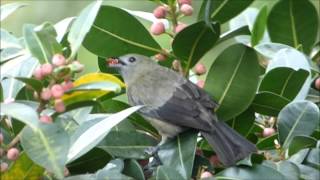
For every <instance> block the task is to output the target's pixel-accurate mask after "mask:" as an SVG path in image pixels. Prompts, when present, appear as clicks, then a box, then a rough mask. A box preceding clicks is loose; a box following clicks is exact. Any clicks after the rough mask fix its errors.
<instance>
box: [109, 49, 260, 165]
mask: <svg viewBox="0 0 320 180" xmlns="http://www.w3.org/2000/svg"><path fill="white" fill-rule="evenodd" d="M108 64H109V66H110V67H113V68H116V69H118V71H119V73H120V75H121V76H122V77H123V79H124V82H125V84H126V86H127V96H128V101H129V104H130V105H132V106H134V105H145V107H144V108H142V109H141V110H140V111H139V113H140V114H141V115H142V116H143V117H144V118H145V119H146V120H148V121H149V122H150V123H151V125H153V126H154V127H155V128H156V129H157V130H158V132H159V134H160V135H161V136H162V141H161V142H160V144H162V143H164V142H165V141H166V140H167V139H168V138H173V137H175V136H177V135H178V134H179V133H181V132H183V131H185V130H187V129H196V130H198V131H200V133H201V134H202V135H203V136H204V137H205V138H206V140H207V141H208V143H209V144H210V145H211V146H212V148H213V150H214V151H215V152H216V154H217V156H218V158H219V160H220V161H221V162H222V163H223V164H224V165H225V166H231V165H234V164H235V163H236V162H237V161H238V160H240V159H243V158H245V157H246V156H248V155H249V154H250V153H252V152H256V150H257V149H256V147H255V145H254V144H252V143H251V142H249V141H248V140H246V139H245V138H244V137H242V136H241V135H240V134H238V133H237V132H236V131H235V130H233V129H232V128H230V127H229V126H228V125H227V124H226V123H224V122H223V121H219V120H218V118H217V116H216V114H215V113H214V111H213V110H214V109H215V108H217V106H218V104H217V103H216V102H215V101H214V100H213V99H212V98H211V97H210V96H209V94H207V93H206V92H205V91H204V90H203V89H201V88H199V87H198V86H196V85H195V84H193V83H192V82H190V81H189V80H188V79H186V78H185V77H183V76H182V75H180V74H179V73H177V72H175V71H173V70H171V69H169V68H166V67H163V66H160V65H158V64H157V63H156V62H155V61H153V60H151V59H150V58H149V57H146V56H143V55H139V54H127V55H124V56H121V57H118V58H111V59H109V60H108Z"/></svg>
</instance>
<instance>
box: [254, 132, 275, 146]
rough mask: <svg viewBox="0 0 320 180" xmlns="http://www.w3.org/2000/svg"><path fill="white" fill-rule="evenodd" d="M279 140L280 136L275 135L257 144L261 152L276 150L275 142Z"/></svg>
mask: <svg viewBox="0 0 320 180" xmlns="http://www.w3.org/2000/svg"><path fill="white" fill-rule="evenodd" d="M277 139H278V134H273V135H272V136H269V137H265V138H263V139H260V140H259V141H258V143H257V144H256V146H257V148H258V149H259V150H270V149H275V148H276V147H275V144H274V141H275V140H277Z"/></svg>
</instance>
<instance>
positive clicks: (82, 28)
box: [68, 0, 102, 58]
mask: <svg viewBox="0 0 320 180" xmlns="http://www.w3.org/2000/svg"><path fill="white" fill-rule="evenodd" d="M101 4H102V1H101V0H97V1H95V2H93V3H91V4H90V5H88V6H87V7H86V8H85V9H83V10H82V11H81V13H80V15H79V16H78V17H77V19H76V20H75V21H74V23H73V24H72V26H71V29H70V32H69V34H68V41H69V43H70V46H71V55H70V58H74V57H75V55H76V53H77V51H78V49H79V48H80V46H81V43H82V41H83V40H84V38H85V36H86V34H87V33H88V32H89V30H90V28H91V26H92V24H93V22H94V20H95V18H96V16H97V14H98V11H99V9H100V6H101Z"/></svg>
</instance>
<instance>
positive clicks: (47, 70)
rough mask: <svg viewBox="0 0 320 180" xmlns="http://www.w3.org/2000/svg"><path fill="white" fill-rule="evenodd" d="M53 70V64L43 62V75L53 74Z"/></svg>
mask: <svg viewBox="0 0 320 180" xmlns="http://www.w3.org/2000/svg"><path fill="white" fill-rule="evenodd" d="M52 71H53V66H52V64H49V63H47V64H43V65H42V66H41V73H42V75H43V76H47V75H49V74H51V73H52Z"/></svg>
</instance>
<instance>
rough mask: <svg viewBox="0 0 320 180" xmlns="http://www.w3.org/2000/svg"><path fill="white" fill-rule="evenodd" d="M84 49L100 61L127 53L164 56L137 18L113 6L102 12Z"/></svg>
mask: <svg viewBox="0 0 320 180" xmlns="http://www.w3.org/2000/svg"><path fill="white" fill-rule="evenodd" d="M120 19H121V21H120ZM83 45H84V46H85V47H86V48H87V49H88V50H89V51H91V52H92V53H94V54H96V55H98V56H99V57H112V56H120V55H123V54H128V53H137V54H143V55H146V56H151V55H154V54H156V53H159V52H162V51H161V47H160V46H159V44H158V43H157V42H156V41H155V40H154V39H153V38H152V36H151V35H150V34H149V32H148V31H147V30H146V29H145V28H144V26H143V25H142V24H141V23H140V22H139V21H138V20H137V19H136V18H134V17H133V16H131V15H130V14H129V13H127V12H126V11H124V10H122V9H120V8H116V7H112V6H102V7H101V8H100V10H99V13H98V15H97V17H96V19H95V21H94V23H93V25H92V27H91V30H90V31H89V33H88V34H87V36H86V38H85V40H84V42H83ZM123 47H125V48H123Z"/></svg>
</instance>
